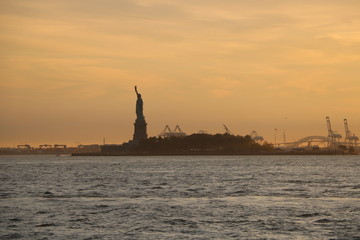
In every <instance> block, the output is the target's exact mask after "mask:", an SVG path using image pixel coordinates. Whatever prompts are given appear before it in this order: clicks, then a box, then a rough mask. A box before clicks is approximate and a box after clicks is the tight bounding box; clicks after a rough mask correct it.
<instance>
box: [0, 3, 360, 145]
mask: <svg viewBox="0 0 360 240" xmlns="http://www.w3.org/2000/svg"><path fill="white" fill-rule="evenodd" d="M359 9H360V2H359V1H357V0H348V1H341V0H330V1H329V0H326V1H325V0H313V1H310V0H305V1H285V0H278V1H272V0H269V1H260V0H252V1H249V0H238V1H233V0H225V1H221V2H218V1H213V0H207V1H205V0H194V1H179V0H170V1H165V0H147V1H144V0H121V1H115V0H106V1H95V0H87V1H85V0H79V1H69V0H62V1H60V0H51V1H40V0H33V1H25V0H13V1H1V3H0V18H1V21H0V41H1V45H0V48H1V55H0V56H1V58H0V70H1V71H0V77H1V78H0V79H1V80H0V112H1V117H0V132H1V138H0V146H2V147H7V146H9V147H14V146H16V145H17V144H25V143H28V144H31V145H32V146H37V145H40V144H45V143H47V144H67V145H69V146H76V145H78V144H101V143H102V141H103V138H104V137H105V138H106V142H107V143H122V142H126V141H128V140H130V139H132V136H133V130H134V125H133V123H134V121H135V118H136V114H135V102H136V94H135V92H134V85H137V86H138V90H139V92H140V93H141V94H142V97H143V100H144V115H145V118H146V121H147V123H148V135H149V136H156V135H158V134H159V133H160V132H161V131H162V130H163V129H164V128H165V126H166V125H169V126H170V127H171V128H172V129H173V128H175V126H176V125H179V126H180V127H181V128H182V129H183V131H184V132H186V133H187V134H191V133H196V132H198V131H199V130H205V131H207V132H208V133H212V134H213V133H224V132H225V130H224V128H223V125H222V124H225V125H226V126H227V127H228V128H229V129H230V130H231V131H232V132H233V133H234V134H236V135H246V134H250V133H251V131H252V130H256V131H257V132H258V134H259V135H261V136H263V137H264V138H265V140H266V141H268V142H274V129H275V128H276V129H278V130H279V131H278V134H277V139H278V141H280V142H282V138H283V132H284V131H285V132H286V140H287V141H288V142H290V141H295V140H298V139H300V138H302V137H306V136H310V135H322V136H326V135H327V128H326V121H325V117H326V116H329V117H330V119H331V123H332V127H333V130H335V131H337V132H339V133H340V134H342V136H343V139H344V137H345V132H344V126H343V120H344V118H346V119H348V121H349V127H350V130H351V131H352V133H355V134H356V135H357V136H359V135H360V114H359V103H360V94H359V92H360V72H359V69H360V30H359V29H360V15H359Z"/></svg>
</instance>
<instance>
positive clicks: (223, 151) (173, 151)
mask: <svg viewBox="0 0 360 240" xmlns="http://www.w3.org/2000/svg"><path fill="white" fill-rule="evenodd" d="M335 154H336V155H343V154H348V153H346V152H345V151H342V150H340V149H339V150H329V149H326V150H325V149H315V150H313V149H312V150H305V149H293V150H287V151H285V150H281V149H276V148H274V147H273V145H272V144H266V143H265V144H262V145H261V144H258V143H256V142H255V141H254V140H252V139H251V137H250V136H244V137H243V136H234V135H230V134H215V135H212V134H192V135H189V136H185V137H170V138H161V137H151V138H148V139H143V140H141V141H139V142H134V141H130V142H128V143H124V144H122V145H103V146H102V147H101V152H94V153H88V154H86V153H85V154H84V153H75V154H73V155H74V156H161V155H165V156H171V155H173V156H176V155H335Z"/></svg>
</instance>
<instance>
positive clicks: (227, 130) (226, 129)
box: [223, 124, 234, 135]
mask: <svg viewBox="0 0 360 240" xmlns="http://www.w3.org/2000/svg"><path fill="white" fill-rule="evenodd" d="M223 126H224V128H225V134H229V135H234V134H233V133H232V132H231V131H230V130H229V129H228V127H227V126H226V125H225V124H223Z"/></svg>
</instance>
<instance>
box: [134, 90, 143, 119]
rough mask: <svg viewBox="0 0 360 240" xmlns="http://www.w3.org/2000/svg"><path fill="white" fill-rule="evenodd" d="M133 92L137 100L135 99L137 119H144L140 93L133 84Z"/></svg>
mask: <svg viewBox="0 0 360 240" xmlns="http://www.w3.org/2000/svg"><path fill="white" fill-rule="evenodd" d="M135 93H136V96H137V100H136V118H137V119H139V120H140V119H145V117H144V113H143V104H144V103H143V100H142V98H141V94H140V93H138V91H137V87H136V86H135Z"/></svg>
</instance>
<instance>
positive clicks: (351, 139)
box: [344, 118, 359, 145]
mask: <svg viewBox="0 0 360 240" xmlns="http://www.w3.org/2000/svg"><path fill="white" fill-rule="evenodd" d="M344 127H345V142H349V143H351V142H354V143H355V145H356V143H357V141H359V137H357V136H355V134H351V131H350V130H349V125H348V121H347V119H346V118H345V119H344Z"/></svg>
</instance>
